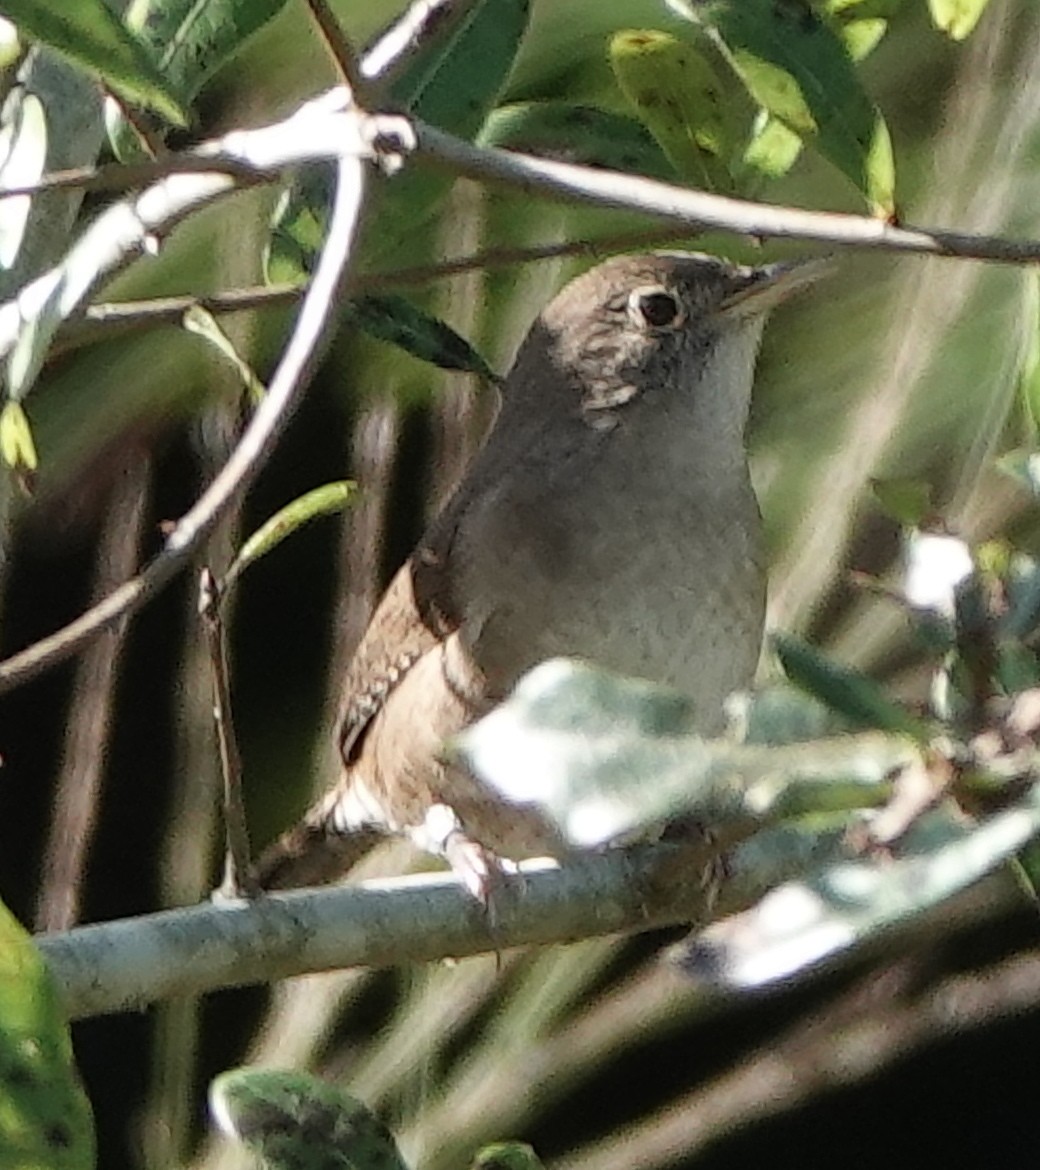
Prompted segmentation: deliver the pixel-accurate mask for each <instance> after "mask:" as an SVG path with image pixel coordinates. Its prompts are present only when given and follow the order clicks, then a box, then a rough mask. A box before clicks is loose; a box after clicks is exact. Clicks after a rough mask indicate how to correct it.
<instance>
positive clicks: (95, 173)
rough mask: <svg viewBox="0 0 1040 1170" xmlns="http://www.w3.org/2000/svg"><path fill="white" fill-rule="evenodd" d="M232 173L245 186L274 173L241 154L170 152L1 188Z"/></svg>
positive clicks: (123, 184) (10, 192)
mask: <svg viewBox="0 0 1040 1170" xmlns="http://www.w3.org/2000/svg"><path fill="white" fill-rule="evenodd" d="M203 174H206V175H208V174H218V175H230V176H231V177H232V178H234V179H237V180H238V181H239V182H240V183H241V184H242V185H243V186H248V185H250V184H252V183H262V182H270V181H271V179H272V177H273V175H272V174H271V173H269V172H266V171H263V170H260V169H258V168H257V167H254V166H250V165H249V163H247V162H243V161H242V160H241V159H239V158H233V157H226V158H221V157H220V156H213V157H210V158H200V157H199V156H198V155H194V154H166V155H163V157H162V158H159V159H149V160H148V161H145V162H132V163H123V162H113V163H102V164H101V165H100V166H96V167H94V166H91V167H70V168H69V169H68V170H65V171H51V173H50V174H47V175H43V176H42V177H41V178H39V179H37V181H36V182H35V183H26V184H25V185H24V186H21V187H5V188H3V190H0V201H2V200H4V199H14V198H15V197H16V196H18V195H39V194H40V192H41V191H62V190H67V189H69V188H78V189H79V190H81V191H111V192H116V191H134V190H136V189H137V188H138V187H144V186H147V184H149V183H155V182H158V181H159V180H160V179H165V178H166V177H167V176H169V175H203Z"/></svg>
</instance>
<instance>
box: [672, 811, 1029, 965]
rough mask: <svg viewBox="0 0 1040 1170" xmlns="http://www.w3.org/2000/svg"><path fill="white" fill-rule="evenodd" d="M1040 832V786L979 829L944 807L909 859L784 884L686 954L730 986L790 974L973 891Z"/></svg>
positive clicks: (911, 847) (705, 934) (858, 864)
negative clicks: (954, 895)
mask: <svg viewBox="0 0 1040 1170" xmlns="http://www.w3.org/2000/svg"><path fill="white" fill-rule="evenodd" d="M1038 833H1040V795H1038V793H1037V791H1036V790H1034V791H1033V792H1032V793H1031V794H1030V798H1029V800H1027V801H1025V802H1023V803H1022V804H1019V805H1017V806H1016V807H1014V808H1012V809H1009V810H1008V811H1006V812H1003V813H998V814H997V815H996V816H994V817H992V818H991V819H990V820H988V821H986V822H985V823H983V824H981V825H979V826H978V827H977V828H967V827H966V826H965V825H964V823H963V820H961V819H960V818H958V817H954V816H952V815H949V814H947V813H945V812H942V811H938V810H937V811H936V812H934V813H931V814H928V815H927V816H926V817H924V818H922V820H921V821H920V822H919V824H918V825H917V826H915V828H914V830H913V831H912V834H911V837H910V839H909V840H908V842H907V845H906V850H905V854H904V856H901V857H899V858H898V859H895V860H893V859H891V858H885V859H884V860H883V861H879V860H876V859H863V860H860V861H848V862H843V863H841V864H838V865H835V866H831V867H829V868H826V869H823V870H822V871H820V872H817V873H815V874H811V875H810V876H808V877H807V878H805V879H803V880H799V881H795V882H791V883H788V884H787V885H784V886H781V887H779V888H778V889H776V890H774V891H773V892H772V893H770V894H768V895H767V896H766V897H765V898H763V899H762V901H761V902H759V903H758V905H757V906H755V907H754V908H753V909H751V910H748V911H747V912H746V913H744V914H740V915H737V916H736V917H734V918H730V919H724V920H723V921H721V922H719V923H716V924H714V925H712V926H709V927H708V928H707V929H706V930H704V931H702V932H700V933H699V934H698V935H697V936H696V937H694V938H691V939H690V940H689V941H688V942H687V943H685V944H684V945H683V946H682V947H681V948H678V953H677V958H678V959H679V962H680V963H681V964H682V966H683V967H684V968H685V969H686V970H688V971H689V972H690V973H691V974H693V975H695V976H696V977H697V978H699V979H705V980H710V981H712V982H716V983H722V984H724V985H726V986H730V987H759V986H762V985H763V984H767V983H771V982H775V981H776V980H780V979H786V978H790V977H791V976H792V975H795V974H797V973H799V972H801V971H803V970H805V969H808V968H812V967H814V966H817V965H818V964H820V963H822V962H824V961H825V960H827V959H829V958H831V957H833V956H835V955H837V954H839V953H840V952H842V951H845V950H847V949H848V948H850V947H852V946H854V945H855V944H856V943H858V942H861V941H865V940H867V939H869V938H871V937H873V936H874V935H876V934H877V933H878V932H879V931H880V930H882V929H885V928H886V927H891V926H892V925H894V924H896V923H898V922H901V921H905V920H906V919H908V918H909V917H911V916H912V915H914V914H918V913H920V912H921V911H923V910H927V909H929V908H930V907H932V906H935V905H937V904H938V903H940V902H942V901H944V900H946V899H947V898H949V897H951V896H952V895H953V894H956V893H958V892H959V891H961V890H963V889H965V888H966V887H967V886H969V885H971V884H972V883H974V882H976V881H978V879H979V878H981V877H983V876H985V874H987V873H989V872H991V871H992V870H994V869H996V868H997V867H998V866H1000V865H1002V864H1003V863H1005V862H1006V861H1008V860H1009V859H1010V858H1011V857H1012V856H1013V855H1014V854H1015V853H1016V852H1017V851H1018V850H1020V849H1022V848H1023V846H1025V845H1026V844H1028V843H1029V842H1030V841H1032V840H1034V839H1035V838H1036V836H1037V834H1038Z"/></svg>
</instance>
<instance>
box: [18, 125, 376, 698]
mask: <svg viewBox="0 0 1040 1170" xmlns="http://www.w3.org/2000/svg"><path fill="white" fill-rule="evenodd" d="M353 118H354V120H355V121H354V123H353V124H352V125H350V126H349V127H343V129H344V130H345V131H346V130H348V129H349V130H351V131H352V132H353V133H352V134H350V135H349V136H347V135H345V137H346V140H347V141H348V142H349V143H353V144H356V143H357V142H358V141H359V140H361V139H363V137H364V133H365V131H364V126H363V123H364V121H365V115H363V114H361V113H359V112H354V113H353ZM230 137H233V136H230V135H229V138H230ZM348 149H349V147H348ZM364 168H365V164H364V162H363V161H362V159H361V158H360V157H359V156H358V154H355V153H350V154H345V155H344V156H342V157H341V158H340V159H339V164H338V176H337V185H336V195H335V199H334V202H333V208H332V215H331V220H330V224H329V233H328V238H327V239H326V241H325V246H324V248H323V249H322V253H321V256H320V258H319V260H318V266H317V269H316V270H315V273H314V279H313V281H312V282H311V285H310V288H309V289H308V290H307V295H306V297H305V298H304V301H303V304H302V306H301V307H300V314H299V317H298V319H297V322H296V327H295V329H294V331H293V334H292V337H291V338H290V340H289V343H288V345H287V346H286V348H285V351H284V353H283V354H282V357H281V360H280V361H279V363H278V368H277V369H276V370H275V372H274V375H273V376H272V378H271V381H270V386H269V390H268V393H267V396H266V397H265V398H264V400H263V402H262V403H261V404H260V406H259V408H258V409H257V411H256V413H255V414H254V415H253V417H252V419H251V420H250V423H249V426H248V427H247V428H246V430H245V433H244V434H243V435H242V439H241V441H240V442H239V445H238V447H237V448H236V449H235V450H234V452H233V453H232V455H231V458H230V459H229V460H228V461H227V463H226V464H225V465H224V467H223V468H222V469H221V471H220V472H219V473H218V475H217V476H216V478H215V479H214V480H213V482H212V483H211V484H210V486H209V488H207V490H206V491H205V492H204V493H203V494H202V496H201V497H200V499H199V500H198V501H197V502H196V504H195V506H194V507H193V508H191V510H190V511H188V512H187V513H186V514H185V515H184V516H183V517H181V519H180V521H179V522H178V523H177V525H176V527H175V528H174V529H173V531H172V532H171V533H170V535H169V536H168V538H167V541H166V547H165V549H164V550H163V551H162V552H161V553H160V554H159V555H158V556H157V557H155V558H154V560H152V562H151V563H150V564H149V565H148V566H147V568H146V569H145V570H144V571H143V572H142V573H141V574H140V575H139V576H137V577H134V578H132V579H131V580H130V581H128V582H127V583H126V584H125V585H123V586H121V587H120V588H119V589H117V590H115V592H113V593H112V594H111V595H110V596H109V597H107V598H105V599H104V600H103V601H102V602H101V603H100V604H98V605H97V606H95V607H94V608H92V609H90V610H88V611H87V612H86V613H84V614H82V615H81V616H80V617H78V618H77V619H76V620H75V621H73V622H70V623H69V625H67V626H66V627H65V628H64V629H62V630H59V631H58V632H57V633H55V634H52V635H50V636H49V637H47V638H44V639H42V640H41V641H40V642H37V643H36V644H35V645H33V646H30V647H29V648H28V649H27V650H24V651H22V652H21V653H20V654H16V655H14V656H13V657H11V658H9V659H7V661H6V662H3V663H0V692H2V691H4V690H6V689H9V688H11V687H13V686H16V685H17V684H18V683H20V682H24V681H25V680H26V679H29V678H32V677H33V676H34V675H36V674H38V673H39V672H40V671H42V670H44V669H46V667H48V666H50V665H52V664H53V663H55V662H60V661H61V660H62V659H64V658H67V657H68V656H69V655H70V654H72V653H74V652H75V651H76V650H78V649H79V648H80V647H81V646H83V645H84V644H85V643H86V642H87V641H89V639H90V638H92V637H93V636H94V635H95V634H96V633H97V632H98V631H99V630H102V629H105V628H106V627H108V626H109V625H111V623H112V622H114V621H116V620H117V619H118V618H120V617H121V616H123V615H124V614H127V613H131V612H133V611H134V610H136V609H138V608H139V607H140V606H142V605H143V604H144V603H145V602H146V601H147V600H148V599H149V598H150V597H153V596H154V595H155V594H156V593H158V591H159V590H160V589H161V588H162V587H163V586H164V585H165V584H166V583H167V582H168V581H169V580H170V579H171V578H172V577H173V576H174V575H175V574H176V573H177V572H178V571H179V570H180V569H181V568H183V567H184V565H185V564H186V563H187V562H188V561H189V560H190V558H191V556H192V554H193V553H194V550H195V549H196V548H197V547H198V545H199V543H200V542H201V540H202V539H203V537H204V536H205V535H206V533H207V532H208V531H209V530H210V529H211V528H212V527H213V526H214V525H215V524H216V522H217V521H218V520H219V518H220V516H221V514H222V513H223V512H224V510H225V509H226V508H227V507H228V505H229V504H230V503H231V502H232V501H233V500H234V499H235V497H236V496H238V495H239V494H240V493H241V492H243V491H244V490H245V489H246V488H247V487H248V485H249V483H250V482H251V481H252V480H253V478H254V477H255V476H256V474H257V472H258V471H259V470H260V468H261V466H262V465H263V463H264V461H265V460H266V458H267V456H268V455H269V453H270V451H271V449H272V447H273V446H274V443H275V441H276V440H277V438H278V436H279V434H280V433H281V431H282V428H283V427H284V425H285V423H286V421H287V419H288V418H289V415H290V414H291V412H292V410H293V408H294V406H295V405H296V401H297V399H298V397H299V395H300V394H301V393H302V390H303V387H304V386H305V385H306V382H307V379H308V377H309V375H310V373H311V371H312V368H313V365H314V363H315V361H316V358H317V354H318V351H319V348H320V345H321V342H322V340H323V339H324V338H325V336H326V334H327V333H328V331H329V329H330V328H331V325H332V320H333V318H334V313H333V305H334V304H335V302H336V299H337V297H338V295H339V293H340V290H341V286H342V285H343V283H344V280H345V274H346V269H347V263H348V260H349V258H350V256H351V253H352V251H353V244H354V239H355V236H356V234H357V228H358V224H359V222H360V218H361V206H362V200H363V194H364V189H365V169H364ZM224 182H227V180H224Z"/></svg>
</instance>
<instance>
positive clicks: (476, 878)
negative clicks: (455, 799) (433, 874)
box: [422, 804, 517, 930]
mask: <svg viewBox="0 0 1040 1170" xmlns="http://www.w3.org/2000/svg"><path fill="white" fill-rule="evenodd" d="M422 835H423V848H425V849H427V850H429V851H430V852H434V853H439V854H440V855H441V856H442V857H443V858H444V859H445V860H446V861H447V862H448V864H449V865H450V866H451V870H452V873H454V874H455V876H456V877H457V878H458V879H459V881H460V882H462V884H463V885H464V886H465V887H466V889H467V890H468V891H469V892H470V893H471V894H472V895H473V897H474V898H475V899H476V900H477V901H478V902H479V903H480V904H481V906H482V907H483V908H484V912H485V914H486V915H487V918H488V925H489V926H490V927H491V929H492V930H494V927H495V925H496V923H497V921H498V907H499V906H500V905H501V904H502V902H503V900H504V898H505V896H506V893H507V891H508V889H509V887H510V884H511V879H512V878H515V877H516V874H517V869H516V866H515V865H514V864H513V862H511V861H507V860H506V859H505V858H502V857H499V856H498V854H497V853H495V852H494V851H493V850H491V849H488V848H487V847H486V846H485V845H481V844H480V842H479V841H474V840H473V838H472V837H471V836H470V835H469V834H468V833H467V832H466V830H465V829H464V828H463V826H462V822H461V821H460V820H459V818H458V816H457V814H456V813H455V810H454V809H453V808H451V807H450V806H448V805H446V804H435V805H432V806H431V807H430V809H429V811H428V812H427V814H426V818H425V820H424V822H423V826H422Z"/></svg>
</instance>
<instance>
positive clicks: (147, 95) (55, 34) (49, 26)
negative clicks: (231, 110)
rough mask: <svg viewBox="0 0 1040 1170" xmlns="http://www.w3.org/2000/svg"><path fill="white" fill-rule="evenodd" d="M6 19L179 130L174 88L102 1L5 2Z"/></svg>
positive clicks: (181, 117)
mask: <svg viewBox="0 0 1040 1170" xmlns="http://www.w3.org/2000/svg"><path fill="white" fill-rule="evenodd" d="M4 15H5V16H6V17H7V18H8V19H9V20H12V21H14V23H15V24H16V25H17V26H18V28H19V29H20V30H21V31H22V32H23V33H25V34H27V35H28V36H30V37H34V38H35V39H37V40H40V41H42V42H43V43H44V44H46V45H49V46H50V47H51V48H52V49H57V50H58V51H59V52H61V53H64V54H65V56H67V57H69V58H71V59H72V60H73V61H75V62H76V63H77V64H78V65H82V66H83V67H84V68H85V69H88V70H89V71H90V72H91V73H96V74H97V75H98V76H99V77H100V78H101V79H102V80H103V81H104V82H105V84H106V85H108V86H110V87H111V88H112V89H113V90H114V91H115V92H116V93H118V94H120V95H121V96H123V97H125V98H127V99H128V100H129V101H132V102H136V103H137V104H139V105H143V106H148V107H150V108H151V109H154V110H156V111H157V112H158V113H160V114H162V115H163V117H165V118H168V119H169V120H170V121H171V122H174V123H176V124H177V125H179V126H183V125H184V124H185V123H186V121H187V115H186V113H185V110H184V107H183V105H182V104H181V101H180V97H179V95H178V94H177V92H176V90H175V88H174V87H173V86H171V85H170V84H169V83H168V82H167V81H166V79H165V78H164V77H163V74H162V71H161V70H160V69H159V68H158V66H157V65H156V63H155V61H154V59H153V58H152V56H151V54H150V53H149V52H148V50H147V48H146V47H145V46H144V45H143V44H142V43H141V41H140V40H138V38H137V37H136V36H134V34H133V33H132V32H130V30H129V29H128V28H127V27H126V25H124V24H123V22H122V21H121V20H120V19H119V18H118V17H117V16H116V15H115V13H113V12H112V11H111V9H109V7H108V6H107V5H106V4H105V3H104V0H76V2H75V3H74V4H70V3H69V0H5V2H4Z"/></svg>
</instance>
